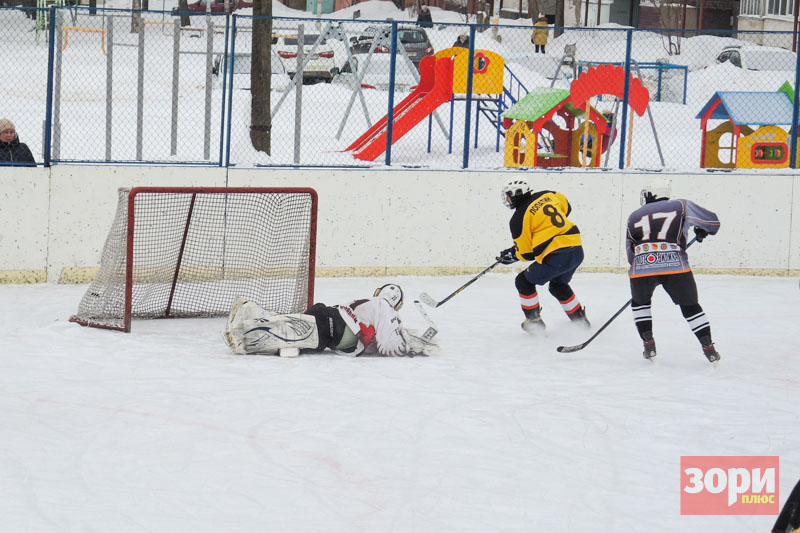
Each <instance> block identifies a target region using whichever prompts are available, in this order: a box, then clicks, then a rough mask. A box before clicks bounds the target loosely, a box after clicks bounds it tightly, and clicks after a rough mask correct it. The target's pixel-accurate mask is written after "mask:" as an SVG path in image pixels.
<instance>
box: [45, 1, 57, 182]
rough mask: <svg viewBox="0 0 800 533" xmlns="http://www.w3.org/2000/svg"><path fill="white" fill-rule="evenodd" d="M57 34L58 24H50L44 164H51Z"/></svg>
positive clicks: (53, 9)
mask: <svg viewBox="0 0 800 533" xmlns="http://www.w3.org/2000/svg"><path fill="white" fill-rule="evenodd" d="M55 10H56V8H55V7H52V6H51V7H50V20H55V19H54V18H53V17H54V16H55ZM55 34H56V25H55V24H50V42H49V43H48V49H49V52H48V54H47V111H46V116H45V120H44V126H45V127H44V166H46V167H49V166H50V150H51V148H52V147H51V145H50V144H51V142H52V139H51V131H52V127H53V62H54V61H55V50H54V49H53V47H54V46H55Z"/></svg>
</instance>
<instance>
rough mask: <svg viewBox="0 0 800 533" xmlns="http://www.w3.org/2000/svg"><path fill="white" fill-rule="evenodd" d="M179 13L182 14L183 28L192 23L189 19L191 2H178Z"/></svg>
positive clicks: (181, 0)
mask: <svg viewBox="0 0 800 533" xmlns="http://www.w3.org/2000/svg"><path fill="white" fill-rule="evenodd" d="M178 11H180V12H181V27H182V28H183V27H185V26H188V25H189V24H191V23H192V21H191V20H190V19H189V0H178Z"/></svg>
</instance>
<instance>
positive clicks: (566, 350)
mask: <svg viewBox="0 0 800 533" xmlns="http://www.w3.org/2000/svg"><path fill="white" fill-rule="evenodd" d="M586 344H587V343H585V342H584V343H581V344H577V345H575V346H559V347H558V348H556V351H557V352H558V353H572V352H578V351H580V350H583V349H584V348H586Z"/></svg>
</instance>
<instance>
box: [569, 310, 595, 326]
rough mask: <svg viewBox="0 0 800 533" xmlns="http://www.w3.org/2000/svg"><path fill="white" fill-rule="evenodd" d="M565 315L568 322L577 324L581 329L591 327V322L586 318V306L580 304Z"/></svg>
mask: <svg viewBox="0 0 800 533" xmlns="http://www.w3.org/2000/svg"><path fill="white" fill-rule="evenodd" d="M567 316H568V317H569V320H570V322H572V324H574V325H576V326H579V327H581V328H583V329H590V328H591V327H592V324H591V322H589V319H588V318H586V308H585V307H583V306H581V307H580V308H579V309H578V310H577V311H575V312H574V313H572V314H571V315H567Z"/></svg>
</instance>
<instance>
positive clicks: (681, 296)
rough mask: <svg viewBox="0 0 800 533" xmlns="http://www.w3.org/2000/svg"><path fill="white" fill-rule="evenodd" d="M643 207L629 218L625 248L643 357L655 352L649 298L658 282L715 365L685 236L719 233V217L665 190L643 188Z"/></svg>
mask: <svg viewBox="0 0 800 533" xmlns="http://www.w3.org/2000/svg"><path fill="white" fill-rule="evenodd" d="M641 203H642V207H640V208H639V209H637V210H636V211H634V212H633V213H631V215H630V217H628V230H627V238H626V252H627V256H628V263H629V264H630V265H631V267H630V271H629V276H630V283H631V298H632V307H631V308H632V309H633V320H634V323H635V324H636V329H637V330H638V331H639V336H640V337H641V339H642V342H643V343H644V357H645V359H652V358H653V357H655V356H656V342H655V340H653V316H652V313H651V300H652V296H653V292H654V291H655V289H656V287H658V286H659V285H661V286H662V287H664V290H665V291H666V292H667V294H668V295H669V297H670V298H671V299H672V301H673V302H674V303H675V305H678V306H680V308H681V313H682V314H683V317H684V318H685V319H686V321H687V322H688V323H689V327H690V328H692V332H694V334H695V335H696V336H697V339H698V340H699V341H700V344H701V345H702V347H703V354H705V356H706V358H707V359H708V360H709V361H710V362H712V363H714V364H716V362H717V361H719V359H720V355H719V353H718V352H717V350H716V348H714V343H713V341H712V340H711V325H710V324H709V323H708V318H706V315H705V313H704V312H703V308H702V307H700V304H699V303H698V299H697V284H696V283H695V281H694V276H693V275H692V270H691V268H690V267H689V258H688V256H687V255H686V243H687V234H688V232H689V228H690V227H694V233H695V235H696V236H697V241H698V242H701V241H702V240H703V239H704V238H706V237H707V236H708V235H715V234H716V233H717V231H719V219H718V218H717V215H715V214H714V213H712V212H711V211H709V210H707V209H704V208H702V207H700V206H699V205H697V204H695V203H694V202H690V201H689V200H670V199H669V191H668V190H667V189H666V188H655V187H651V188H646V189H644V190H642V194H641Z"/></svg>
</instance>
